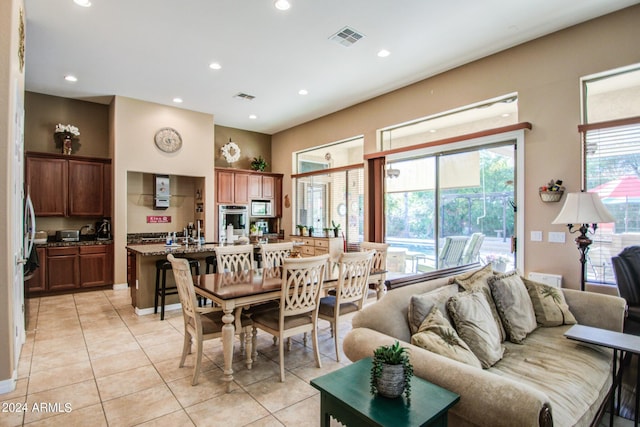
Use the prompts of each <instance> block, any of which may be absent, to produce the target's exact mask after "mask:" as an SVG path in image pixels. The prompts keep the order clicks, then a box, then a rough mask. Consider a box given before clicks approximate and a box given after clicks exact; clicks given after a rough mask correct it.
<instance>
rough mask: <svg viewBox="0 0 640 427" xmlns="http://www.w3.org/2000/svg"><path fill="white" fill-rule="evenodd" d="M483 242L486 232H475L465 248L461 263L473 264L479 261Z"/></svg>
mask: <svg viewBox="0 0 640 427" xmlns="http://www.w3.org/2000/svg"><path fill="white" fill-rule="evenodd" d="M482 243H484V234H482V233H473V234H472V235H471V238H470V239H469V243H467V246H466V247H465V248H464V252H463V253H462V261H461V262H460V265H467V264H473V263H474V262H476V261H478V256H479V255H480V247H481V246H482Z"/></svg>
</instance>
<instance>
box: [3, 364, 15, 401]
mask: <svg viewBox="0 0 640 427" xmlns="http://www.w3.org/2000/svg"><path fill="white" fill-rule="evenodd" d="M17 378H18V371H17V369H14V370H13V374H12V375H11V378H9V379H7V380H2V381H0V395H2V394H5V393H11V392H12V391H14V390H15V389H16V383H17V381H18V380H17Z"/></svg>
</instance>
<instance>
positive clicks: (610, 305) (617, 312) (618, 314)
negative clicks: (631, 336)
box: [562, 289, 627, 332]
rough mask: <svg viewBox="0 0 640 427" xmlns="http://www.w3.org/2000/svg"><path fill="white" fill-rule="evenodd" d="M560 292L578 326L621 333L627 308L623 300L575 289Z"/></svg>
mask: <svg viewBox="0 0 640 427" xmlns="http://www.w3.org/2000/svg"><path fill="white" fill-rule="evenodd" d="M562 291H563V292H564V298H565V299H566V301H567V304H568V305H569V310H570V311H571V313H572V314H573V315H574V317H575V318H576V320H577V321H578V323H579V324H581V325H586V326H593V327H596V328H602V329H608V330H611V331H615V332H622V329H623V327H624V317H625V310H626V306H627V303H626V301H625V300H624V298H620V297H616V296H613V295H605V294H598V293H595V292H584V291H578V290H575V289H562Z"/></svg>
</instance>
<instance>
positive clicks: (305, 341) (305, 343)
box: [289, 332, 307, 350]
mask: <svg viewBox="0 0 640 427" xmlns="http://www.w3.org/2000/svg"><path fill="white" fill-rule="evenodd" d="M302 345H304V346H305V347H306V346H307V333H306V332H305V333H304V334H302ZM289 347H291V346H289ZM289 350H291V348H289Z"/></svg>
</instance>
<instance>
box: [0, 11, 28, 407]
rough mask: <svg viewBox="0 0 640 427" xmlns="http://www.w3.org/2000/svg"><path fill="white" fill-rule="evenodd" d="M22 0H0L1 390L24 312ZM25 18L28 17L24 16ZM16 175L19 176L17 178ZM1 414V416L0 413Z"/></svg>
mask: <svg viewBox="0 0 640 427" xmlns="http://www.w3.org/2000/svg"><path fill="white" fill-rule="evenodd" d="M21 9H22V10H24V4H23V2H22V0H8V1H2V2H0V58H2V61H0V165H2V167H0V171H1V172H0V201H1V202H0V205H1V206H2V207H3V208H2V209H3V215H1V216H0V218H2V220H1V221H2V223H1V225H0V390H1V392H5V391H10V390H13V388H15V382H14V381H15V378H16V376H17V375H16V374H17V367H18V366H17V365H18V361H17V360H16V359H15V357H14V352H15V349H16V346H17V345H21V344H22V343H20V342H16V340H15V338H14V330H15V328H16V327H17V326H18V325H16V323H15V321H14V317H15V312H16V310H18V311H19V312H21V301H16V299H20V298H19V297H17V296H16V295H15V294H14V288H13V276H14V272H15V271H16V270H15V269H16V268H22V267H21V266H16V264H15V262H14V254H16V253H20V251H21V247H22V245H19V246H18V245H16V244H15V243H14V242H13V230H14V229H15V227H16V224H21V223H22V218H16V217H15V215H14V214H13V211H14V209H15V205H14V202H13V200H14V196H13V189H14V185H15V186H17V188H20V187H22V181H21V179H20V177H22V174H21V173H20V171H17V170H15V168H14V163H13V159H14V157H15V156H16V155H17V154H18V155H19V153H16V150H15V144H14V143H13V141H14V135H15V134H16V133H18V134H20V133H22V129H21V128H20V125H16V116H20V115H21V114H20V113H21V111H20V110H21V109H22V108H23V105H24V71H23V70H21V69H20V65H19V61H18V45H19V43H18V41H19V37H18V34H19V33H18V27H19V25H18V24H19V22H20V19H19V17H20V10H21ZM25 21H26V17H25ZM16 177H18V179H17V180H16ZM0 417H1V416H0Z"/></svg>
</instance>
